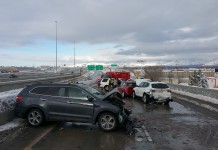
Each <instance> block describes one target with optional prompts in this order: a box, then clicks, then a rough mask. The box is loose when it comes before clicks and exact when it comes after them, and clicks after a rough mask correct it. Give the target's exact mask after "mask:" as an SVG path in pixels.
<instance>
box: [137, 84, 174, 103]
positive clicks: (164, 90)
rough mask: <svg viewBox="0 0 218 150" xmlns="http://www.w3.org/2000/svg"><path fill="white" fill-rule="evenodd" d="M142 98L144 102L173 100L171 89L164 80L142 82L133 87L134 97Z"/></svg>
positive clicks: (167, 101)
mask: <svg viewBox="0 0 218 150" xmlns="http://www.w3.org/2000/svg"><path fill="white" fill-rule="evenodd" d="M136 97H140V98H142V100H143V102H144V103H149V102H152V101H155V102H158V103H164V104H169V102H170V101H173V100H172V96H171V90H170V88H169V87H168V85H167V84H166V83H163V82H141V83H140V84H139V86H136V87H135V88H134V89H133V98H134V99H135V98H136Z"/></svg>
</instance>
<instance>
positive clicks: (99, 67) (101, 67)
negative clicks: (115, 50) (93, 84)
mask: <svg viewBox="0 0 218 150" xmlns="http://www.w3.org/2000/svg"><path fill="white" fill-rule="evenodd" d="M95 69H96V70H103V66H102V65H96V66H95Z"/></svg>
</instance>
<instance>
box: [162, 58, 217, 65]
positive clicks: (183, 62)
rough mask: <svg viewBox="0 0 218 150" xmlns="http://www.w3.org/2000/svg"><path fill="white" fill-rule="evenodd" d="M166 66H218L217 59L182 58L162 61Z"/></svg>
mask: <svg viewBox="0 0 218 150" xmlns="http://www.w3.org/2000/svg"><path fill="white" fill-rule="evenodd" d="M162 64H163V65H164V66H218V58H217V59H212V60H211V59H181V60H172V61H168V62H162Z"/></svg>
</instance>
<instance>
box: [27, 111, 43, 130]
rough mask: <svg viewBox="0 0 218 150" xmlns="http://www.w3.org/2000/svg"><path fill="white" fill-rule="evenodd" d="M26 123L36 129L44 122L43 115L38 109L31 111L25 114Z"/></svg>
mask: <svg viewBox="0 0 218 150" xmlns="http://www.w3.org/2000/svg"><path fill="white" fill-rule="evenodd" d="M26 120H27V123H28V124H29V125H30V126H32V127H38V126H40V125H41V124H42V123H43V122H44V115H43V113H42V112H41V111H40V110H39V109H31V110H30V111H28V113H27V117H26Z"/></svg>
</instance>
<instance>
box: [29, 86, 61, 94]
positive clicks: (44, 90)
mask: <svg viewBox="0 0 218 150" xmlns="http://www.w3.org/2000/svg"><path fill="white" fill-rule="evenodd" d="M30 93H34V94H41V95H49V96H64V95H65V88H63V87H37V88H34V89H33V90H31V91H30Z"/></svg>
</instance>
